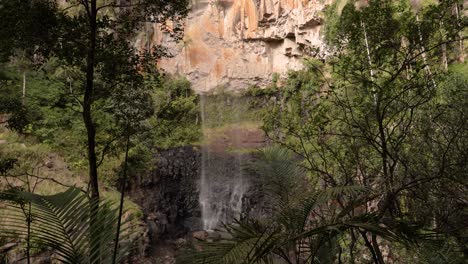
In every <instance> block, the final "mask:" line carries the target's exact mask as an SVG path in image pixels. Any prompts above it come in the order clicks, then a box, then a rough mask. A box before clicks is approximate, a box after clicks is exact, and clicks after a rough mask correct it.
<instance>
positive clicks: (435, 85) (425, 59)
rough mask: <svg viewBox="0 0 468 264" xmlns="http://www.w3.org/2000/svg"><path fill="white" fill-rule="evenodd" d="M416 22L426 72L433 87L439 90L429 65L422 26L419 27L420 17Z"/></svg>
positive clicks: (417, 17) (417, 16)
mask: <svg viewBox="0 0 468 264" xmlns="http://www.w3.org/2000/svg"><path fill="white" fill-rule="evenodd" d="M416 22H417V25H418V34H419V41H420V43H421V48H422V54H421V56H422V58H423V62H424V70H425V71H426V73H427V75H428V76H429V78H431V82H432V85H433V86H434V88H437V84H436V82H435V80H434V78H433V77H432V72H431V67H430V66H429V64H428V63H427V54H426V47H425V46H424V44H423V36H422V33H421V25H419V15H416Z"/></svg>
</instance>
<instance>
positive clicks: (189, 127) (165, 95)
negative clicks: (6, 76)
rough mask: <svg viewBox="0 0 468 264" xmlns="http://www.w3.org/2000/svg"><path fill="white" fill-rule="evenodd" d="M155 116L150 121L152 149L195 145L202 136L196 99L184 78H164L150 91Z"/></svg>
mask: <svg viewBox="0 0 468 264" xmlns="http://www.w3.org/2000/svg"><path fill="white" fill-rule="evenodd" d="M153 98H154V101H155V102H154V107H155V109H156V110H155V116H154V118H152V119H151V120H150V121H149V122H150V124H151V126H152V127H153V129H152V131H151V135H147V136H150V137H151V138H152V140H154V141H153V144H152V145H153V146H155V147H162V148H167V147H171V146H183V145H188V144H191V143H194V142H198V141H199V140H200V137H201V120H200V117H199V113H200V107H199V99H198V96H197V95H196V94H194V92H193V91H192V90H191V89H190V82H188V81H187V80H186V79H183V78H180V77H178V78H174V79H170V78H167V79H165V80H163V82H162V85H161V86H159V87H155V89H154V92H153Z"/></svg>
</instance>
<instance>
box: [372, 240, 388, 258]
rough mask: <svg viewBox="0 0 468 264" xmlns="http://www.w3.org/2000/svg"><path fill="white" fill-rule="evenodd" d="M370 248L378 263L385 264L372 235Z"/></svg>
mask: <svg viewBox="0 0 468 264" xmlns="http://www.w3.org/2000/svg"><path fill="white" fill-rule="evenodd" d="M372 247H373V248H374V250H375V255H376V256H377V259H378V260H379V263H381V264H385V261H384V259H383V256H382V251H380V247H379V243H378V242H377V236H376V235H374V234H372Z"/></svg>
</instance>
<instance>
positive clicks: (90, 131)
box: [83, 0, 99, 200]
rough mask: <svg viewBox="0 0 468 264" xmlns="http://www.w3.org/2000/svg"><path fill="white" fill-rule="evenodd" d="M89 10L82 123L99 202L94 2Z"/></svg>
mask: <svg viewBox="0 0 468 264" xmlns="http://www.w3.org/2000/svg"><path fill="white" fill-rule="evenodd" d="M90 3H91V5H90V10H89V26H90V27H89V48H88V55H87V58H86V84H85V93H84V99H83V121H84V124H85V127H86V132H87V137H88V163H89V164H88V166H89V183H90V186H91V198H92V199H95V200H99V183H98V172H97V161H96V127H95V124H94V122H93V117H92V113H91V106H92V103H93V93H94V66H95V65H94V64H95V55H96V54H95V53H96V31H97V25H96V18H97V7H96V0H92V1H91V2H90Z"/></svg>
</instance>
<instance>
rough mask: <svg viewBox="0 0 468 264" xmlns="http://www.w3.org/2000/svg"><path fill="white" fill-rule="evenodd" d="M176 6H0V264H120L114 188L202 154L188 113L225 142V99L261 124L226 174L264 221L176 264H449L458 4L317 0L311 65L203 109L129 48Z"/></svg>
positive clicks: (462, 195) (459, 248) (460, 250)
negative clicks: (163, 155) (232, 174)
mask: <svg viewBox="0 0 468 264" xmlns="http://www.w3.org/2000/svg"><path fill="white" fill-rule="evenodd" d="M188 6H189V3H188V1H179V0H177V1H171V0H145V1H135V2H133V1H104V0H103V1H98V0H69V1H49V0H0V122H1V124H0V263H10V262H8V261H9V260H8V259H7V257H6V256H7V254H6V252H7V250H9V248H8V245H12V244H13V245H14V247H16V248H20V249H19V250H20V252H21V254H22V255H23V256H24V257H23V261H24V262H21V263H28V264H29V263H36V262H35V257H36V256H38V255H40V254H43V253H44V252H52V253H51V254H54V255H53V256H54V261H56V262H58V263H129V262H128V261H129V259H130V256H131V255H132V254H133V253H134V251H135V250H134V248H135V244H136V243H137V242H138V240H139V239H140V237H141V236H142V232H143V231H142V228H141V225H140V223H141V221H142V220H141V219H142V217H143V216H142V212H141V210H140V208H139V207H138V205H136V204H134V203H133V202H132V201H131V200H130V199H126V198H125V192H126V191H127V187H126V184H127V183H128V182H129V179H128V177H131V176H132V175H136V174H144V173H147V172H148V171H150V170H151V169H152V166H153V162H152V161H153V159H154V154H155V153H157V152H158V151H159V150H161V149H168V148H174V147H178V146H187V145H199V144H203V132H202V121H203V120H202V116H201V115H200V101H201V100H202V99H203V100H209V102H210V103H205V110H204V111H208V112H209V113H210V114H211V115H219V116H222V117H223V118H219V119H217V120H218V121H220V120H222V121H220V122H221V123H222V124H219V123H216V124H214V123H213V124H212V123H208V122H207V123H205V124H203V125H204V126H206V127H208V128H212V127H215V126H222V125H226V124H229V125H231V126H236V120H238V119H239V116H237V119H236V118H232V111H234V110H232V109H234V106H233V107H231V108H229V109H228V110H226V109H224V110H223V108H220V107H219V105H220V104H223V103H225V102H226V100H234V101H232V102H235V104H234V105H235V107H237V110H236V111H237V112H239V113H240V115H242V118H241V119H242V120H248V121H251V122H260V123H261V129H262V131H263V133H264V136H265V137H266V138H267V139H268V145H269V146H268V147H266V148H263V149H258V150H255V151H254V153H253V155H254V156H255V162H250V163H249V164H247V165H246V166H245V168H242V170H244V171H245V173H246V174H247V173H248V174H250V175H254V178H255V179H256V181H258V184H257V185H255V186H257V187H258V191H259V192H260V193H262V194H263V195H264V196H266V197H268V198H269V201H270V204H269V213H268V214H267V215H256V216H251V215H241V216H240V217H239V218H238V219H235V220H234V221H233V222H232V223H224V225H223V227H222V228H220V232H221V233H222V234H223V235H222V236H221V238H218V239H214V240H203V241H194V242H193V243H191V244H190V245H187V246H186V247H184V248H183V249H181V250H180V252H178V253H177V254H178V257H177V262H176V263H187V264H190V263H193V264H197V263H200V264H202V263H204V264H209V263H211V264H223V263H225V264H247V263H265V264H267V263H281V264H282V263H289V264H306V263H375V264H384V263H434V264H435V263H441V264H442V263H465V261H466V259H467V258H468V226H467V219H468V208H467V203H468V201H467V199H468V197H467V195H468V185H467V176H468V175H467V172H468V167H467V166H468V152H467V149H468V124H467V121H468V116H467V115H468V67H467V64H466V62H465V46H464V45H465V40H466V33H467V30H466V27H465V26H466V24H467V21H468V20H467V18H466V17H465V16H464V14H466V10H464V9H463V1H458V0H443V1H423V0H420V1H417V0H414V1H406V0H401V1H391V0H370V1H345V0H339V1H333V2H332V3H331V4H330V5H328V6H327V8H326V10H325V12H324V14H322V15H323V16H324V21H325V26H324V27H323V30H322V32H321V34H322V36H323V38H324V39H325V41H326V43H327V48H328V49H329V52H328V53H329V54H328V56H327V58H326V59H325V60H318V59H316V58H312V57H310V58H304V62H303V63H304V68H303V69H302V70H299V71H290V72H288V73H287V74H286V75H285V76H279V75H274V76H273V78H272V80H271V82H270V84H269V85H268V86H266V87H243V88H242V89H241V90H242V93H237V94H235V95H227V93H228V92H226V91H225V90H224V89H223V88H222V87H220V88H219V89H218V90H217V91H215V92H213V94H211V95H208V94H207V95H204V96H203V98H202V97H201V96H200V95H197V94H195V92H194V91H192V89H191V84H190V82H189V81H187V80H186V79H185V78H184V77H183V76H170V75H168V74H165V73H164V72H163V71H161V70H159V68H158V66H157V60H158V59H160V58H163V57H169V56H171V54H169V53H168V52H167V49H166V48H165V47H163V46H155V47H153V48H151V49H145V48H141V47H136V46H135V45H134V43H135V41H136V38H137V37H138V36H137V32H138V31H139V30H142V27H143V25H144V23H150V22H152V23H156V22H157V23H161V24H165V23H167V21H169V20H170V21H181V20H182V19H183V18H184V17H185V16H186V15H187V12H188ZM465 8H466V7H465ZM182 34H183V29H182V28H178V27H173V32H172V37H174V38H175V39H179V40H180V38H181V36H182ZM229 98H234V99H229ZM232 102H231V101H230V104H232ZM223 111H225V112H223ZM230 114H231V115H230ZM51 167H54V168H58V169H56V170H55V171H54V172H50V170H48V168H49V169H50V168H51ZM54 263H55V262H54ZM135 263H136V262H135Z"/></svg>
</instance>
